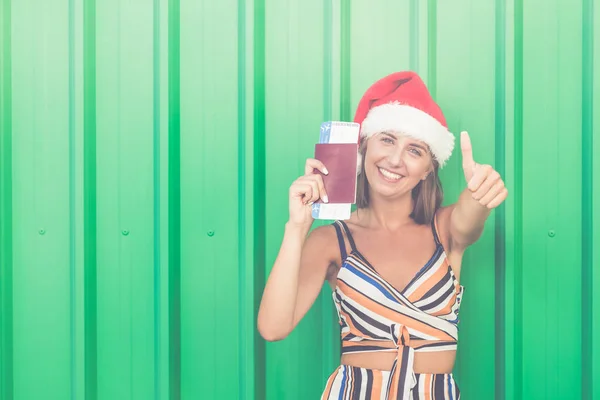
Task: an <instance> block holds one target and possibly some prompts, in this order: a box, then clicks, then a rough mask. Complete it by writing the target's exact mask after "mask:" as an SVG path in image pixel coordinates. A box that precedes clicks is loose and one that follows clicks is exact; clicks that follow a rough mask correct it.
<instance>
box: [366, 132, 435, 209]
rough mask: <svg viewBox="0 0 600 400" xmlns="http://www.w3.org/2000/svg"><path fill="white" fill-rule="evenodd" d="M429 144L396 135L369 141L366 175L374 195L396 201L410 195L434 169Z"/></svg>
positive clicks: (375, 137) (386, 135)
mask: <svg viewBox="0 0 600 400" xmlns="http://www.w3.org/2000/svg"><path fill="white" fill-rule="evenodd" d="M432 161H433V159H432V156H431V153H430V151H429V149H428V147H427V145H426V144H425V143H424V142H422V141H420V140H416V139H413V138H410V137H407V136H403V135H401V134H399V133H394V132H382V133H379V134H376V135H373V136H372V137H370V138H369V139H368V143H367V150H366V154H365V159H364V172H365V175H366V178H367V180H368V182H369V186H370V189H369V191H370V193H371V196H373V195H375V194H377V195H381V196H383V197H387V198H395V197H400V196H402V195H405V194H406V193H410V192H411V191H412V190H413V189H414V188H415V187H416V186H417V185H418V184H419V182H421V181H423V180H425V179H426V178H427V176H428V175H429V173H430V172H431V171H432V169H433V164H432Z"/></svg>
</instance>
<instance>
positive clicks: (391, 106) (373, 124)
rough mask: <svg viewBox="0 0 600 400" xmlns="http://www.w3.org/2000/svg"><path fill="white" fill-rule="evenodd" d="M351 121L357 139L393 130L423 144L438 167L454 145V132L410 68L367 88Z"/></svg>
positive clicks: (420, 80) (444, 160)
mask: <svg viewBox="0 0 600 400" xmlns="http://www.w3.org/2000/svg"><path fill="white" fill-rule="evenodd" d="M354 122H357V123H359V124H361V128H360V136H361V138H363V137H365V138H368V137H370V136H372V135H374V134H377V133H381V132H397V133H400V134H404V135H407V136H410V137H413V138H415V139H418V140H421V141H423V142H425V143H427V145H428V146H429V149H430V150H431V153H432V154H433V156H434V157H435V159H436V160H437V161H438V163H439V164H440V167H443V166H444V164H445V163H446V161H447V160H448V159H449V158H450V155H451V154H452V150H453V148H454V135H453V134H452V133H450V131H449V130H448V125H447V124H446V119H445V118H444V114H443V113H442V110H441V109H440V107H439V106H438V105H437V104H436V102H435V101H434V100H433V98H432V97H431V95H430V93H429V91H428V90H427V87H426V86H425V83H424V82H423V80H422V79H421V78H420V77H419V75H417V74H416V73H414V72H412V71H404V72H396V73H393V74H391V75H388V76H386V77H384V78H382V79H380V80H379V81H377V82H375V83H374V84H373V85H372V86H371V87H370V88H369V89H367V91H366V92H365V94H364V95H363V97H362V99H361V100H360V102H359V104H358V107H357V109H356V114H355V116H354ZM359 161H360V160H359Z"/></svg>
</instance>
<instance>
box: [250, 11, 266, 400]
mask: <svg viewBox="0 0 600 400" xmlns="http://www.w3.org/2000/svg"><path fill="white" fill-rule="evenodd" d="M265 14H266V13H265V0H255V1H254V27H253V28H254V60H253V61H254V127H253V129H254V148H253V157H254V171H253V172H254V190H253V192H254V204H253V213H254V226H253V235H254V293H262V290H263V289H264V286H265V274H266V246H267V244H266V209H265V202H266V195H267V194H266V173H267V172H266V165H265V163H266V154H265V152H266V126H265V118H266V116H265V112H266V110H265V107H266V99H265V90H266V86H265V85H266V76H265V62H266V59H265V47H266V43H265V40H266V36H265V33H266V32H265V30H266V27H265V22H266V21H265V18H266V15H265ZM259 305H260V296H254V310H255V311H254V314H255V320H256V317H257V313H258V308H259ZM254 356H255V357H254V360H255V371H256V375H255V385H254V391H255V398H256V399H264V398H266V392H267V383H266V346H265V342H264V340H262V338H261V337H260V336H259V335H256V336H255V340H254Z"/></svg>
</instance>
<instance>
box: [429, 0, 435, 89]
mask: <svg viewBox="0 0 600 400" xmlns="http://www.w3.org/2000/svg"><path fill="white" fill-rule="evenodd" d="M427 87H428V89H429V92H431V96H432V97H433V98H435V97H436V94H437V0H428V2H427Z"/></svg>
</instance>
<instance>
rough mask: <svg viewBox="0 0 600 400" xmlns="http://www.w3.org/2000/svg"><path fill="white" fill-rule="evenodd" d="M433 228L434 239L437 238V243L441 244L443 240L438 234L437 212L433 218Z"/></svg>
mask: <svg viewBox="0 0 600 400" xmlns="http://www.w3.org/2000/svg"><path fill="white" fill-rule="evenodd" d="M431 230H432V231H433V239H434V240H435V244H436V245H438V246H441V245H442V242H441V240H440V237H439V236H438V229H437V213H436V214H435V215H434V216H433V219H432V220H431Z"/></svg>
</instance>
